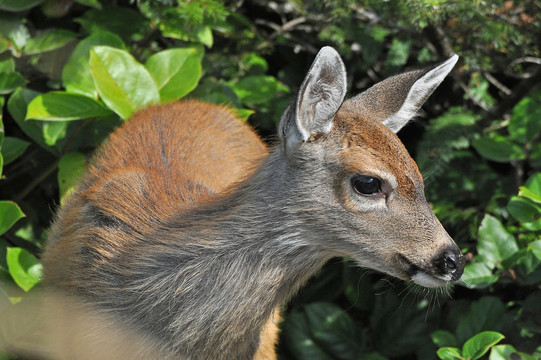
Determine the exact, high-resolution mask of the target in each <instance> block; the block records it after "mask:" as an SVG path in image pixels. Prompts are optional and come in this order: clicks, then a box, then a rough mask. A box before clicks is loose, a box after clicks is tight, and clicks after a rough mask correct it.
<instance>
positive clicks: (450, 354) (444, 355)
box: [437, 347, 464, 360]
mask: <svg viewBox="0 0 541 360" xmlns="http://www.w3.org/2000/svg"><path fill="white" fill-rule="evenodd" d="M437 354H438V357H439V358H440V359H442V360H456V359H464V358H463V357H462V354H461V353H460V350H459V349H457V348H455V347H444V348H441V349H438V352H437Z"/></svg>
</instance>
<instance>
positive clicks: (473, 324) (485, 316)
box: [455, 296, 513, 343]
mask: <svg viewBox="0 0 541 360" xmlns="http://www.w3.org/2000/svg"><path fill="white" fill-rule="evenodd" d="M507 321H513V319H512V317H510V315H508V314H506V312H505V305H504V304H503V302H502V301H501V300H500V299H498V298H496V297H493V296H485V297H482V298H481V299H479V300H477V301H474V302H473V303H472V304H471V306H470V309H469V310H468V313H467V314H466V315H464V316H462V317H461V318H460V320H459V322H458V325H457V328H456V331H455V334H456V335H457V340H458V341H459V343H462V342H465V341H466V340H467V339H469V338H471V337H473V336H474V335H475V334H477V333H480V332H481V331H501V328H502V327H503V326H504V324H506V322H507Z"/></svg>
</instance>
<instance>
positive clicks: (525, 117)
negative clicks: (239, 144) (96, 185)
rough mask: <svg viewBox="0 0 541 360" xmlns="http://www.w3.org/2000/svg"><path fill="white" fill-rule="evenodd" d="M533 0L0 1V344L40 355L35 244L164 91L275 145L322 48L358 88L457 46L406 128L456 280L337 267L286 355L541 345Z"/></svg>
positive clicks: (537, 25) (538, 67) (318, 287)
mask: <svg viewBox="0 0 541 360" xmlns="http://www.w3.org/2000/svg"><path fill="white" fill-rule="evenodd" d="M540 14H541V2H540V1H539V0H520V1H498V0H496V1H491V2H479V1H471V2H470V1H456V2H453V1H442V0H407V1H388V2H383V1H373V0H364V1H353V0H347V1H337V0H326V1H313V0H310V1H305V2H298V1H293V0H289V1H287V0H283V1H275V2H266V1H258V0H251V1H244V2H242V1H241V2H223V1H218V0H192V1H182V0H138V1H135V0H132V1H123V0H118V1H110V2H109V1H105V0H101V1H100V0H0V105H1V107H2V115H3V117H2V118H1V122H0V146H1V156H0V175H1V176H2V178H1V179H0V199H2V200H1V201H0V235H1V238H0V319H3V320H2V321H0V359H4V358H5V359H8V358H14V355H13V352H14V351H18V352H20V351H21V349H22V350H23V353H32V352H33V351H39V349H36V347H37V346H38V345H36V344H35V343H34V342H33V341H32V339H33V338H34V337H33V336H34V333H35V332H37V331H39V330H38V329H36V328H35V327H34V322H33V319H34V318H35V317H36V316H37V315H36V314H35V312H32V311H26V310H25V307H24V305H25V302H27V301H28V300H27V299H28V298H29V297H31V295H32V294H36V293H38V292H39V287H40V285H39V282H40V270H41V265H40V262H39V257H40V252H41V249H42V248H43V244H44V241H45V238H46V232H47V228H48V226H49V224H50V222H51V219H52V217H53V214H54V210H55V209H56V208H57V206H58V205H59V204H61V202H62V198H63V197H64V196H65V195H66V194H68V193H69V192H70V190H71V189H72V187H73V186H74V184H75V183H76V182H77V179H78V178H79V177H80V176H81V174H83V173H84V169H85V166H86V163H87V160H88V159H89V157H90V156H91V154H92V152H93V150H94V149H95V148H96V147H97V146H98V145H99V144H100V143H102V142H103V140H104V139H105V138H106V137H107V135H108V134H109V133H110V132H111V131H112V130H113V129H114V128H115V127H116V126H118V125H119V124H120V123H121V122H122V121H125V120H126V119H128V118H129V117H130V115H131V114H132V113H133V112H134V111H137V110H138V109H140V108H142V107H144V106H146V105H148V104H153V103H158V102H163V101H172V100H176V99H179V98H183V97H194V98H198V99H203V100H206V101H210V102H215V103H227V104H229V105H231V106H233V107H235V108H236V109H237V112H238V114H239V116H240V117H242V118H248V121H250V122H251V123H252V124H253V125H254V126H255V127H256V129H257V130H258V131H259V132H260V134H262V135H263V136H265V137H267V138H269V139H270V141H271V142H272V141H273V140H272V139H273V137H272V134H273V131H274V127H275V125H276V123H277V121H278V119H279V116H280V113H281V111H283V109H284V108H285V106H286V105H287V104H288V102H289V101H291V100H292V96H293V94H294V91H290V89H296V88H297V87H298V86H299V84H300V82H301V81H302V77H303V75H304V73H305V72H306V70H307V68H308V66H309V64H310V62H311V60H312V58H313V56H314V54H315V52H316V51H317V50H318V49H319V48H320V47H321V46H323V45H332V46H334V47H335V48H337V50H338V51H339V52H340V53H341V54H342V55H343V57H344V60H345V62H346V67H347V69H348V80H349V82H350V84H351V86H350V88H351V89H352V90H351V93H357V92H359V91H361V90H363V89H365V88H367V87H369V86H370V85H371V84H373V83H374V82H377V81H379V80H381V79H383V78H385V77H386V76H388V75H391V74H393V73H395V72H398V71H401V70H402V69H404V68H409V67H412V66H422V65H423V64H425V63H427V62H431V61H436V60H440V59H443V58H445V57H448V56H450V55H451V54H452V53H458V54H459V55H460V56H461V59H462V60H461V61H460V62H459V65H458V66H457V68H456V69H455V71H454V73H453V75H452V77H451V78H450V79H448V80H446V81H445V83H444V84H443V85H442V87H441V88H440V89H439V90H438V91H437V92H436V93H435V94H434V95H433V96H432V98H431V99H430V100H429V101H428V103H427V104H426V105H425V107H424V113H423V114H422V116H420V117H419V118H418V119H417V120H416V121H415V122H414V123H413V124H411V125H410V126H408V127H407V128H406V129H404V130H403V131H402V132H401V134H400V136H401V137H402V139H403V141H404V142H405V144H406V145H407V147H408V149H409V150H410V152H411V153H412V154H413V155H414V157H415V158H416V160H417V162H418V163H419V166H420V169H421V171H422V173H423V175H424V178H425V183H426V192H427V197H428V199H429V200H430V201H431V203H432V206H433V208H434V210H435V212H436V213H437V215H438V217H439V218H440V219H441V220H442V222H443V223H444V225H445V226H446V228H447V229H448V231H449V233H450V234H451V235H452V236H453V237H454V238H455V240H456V241H457V242H458V243H459V245H460V246H461V248H462V249H463V251H464V254H465V255H466V257H467V259H468V263H467V266H466V270H465V273H464V276H463V279H462V282H461V283H459V284H458V285H456V286H455V288H454V290H453V291H452V293H451V294H448V293H435V292H430V291H427V290H424V289H418V288H416V287H413V286H411V285H409V284H404V283H402V282H400V281H397V280H393V279H389V278H387V277H384V276H382V275H379V274H374V273H371V272H366V271H364V270H361V269H358V268H356V267H355V266H354V264H351V263H350V262H349V261H348V260H347V259H345V260H342V259H337V260H334V261H332V262H331V263H329V264H328V265H327V266H326V267H325V268H324V269H323V270H322V271H321V273H320V274H319V275H318V276H317V277H316V278H314V279H313V280H311V281H310V283H309V284H308V286H307V287H306V288H305V289H304V290H303V291H302V292H301V293H300V294H299V295H298V296H297V297H296V298H295V299H293V301H292V302H291V303H290V304H289V305H288V308H287V309H286V311H285V320H284V322H283V326H282V327H283V330H282V338H281V341H280V346H279V353H280V357H281V358H283V359H365V360H368V359H386V358H389V359H390V358H393V359H411V358H420V359H434V358H436V357H439V358H441V359H479V358H489V359H491V360H496V359H510V358H517V359H518V358H519V357H520V358H522V359H539V358H540V357H541V347H540V344H541V87H540V86H539V84H540V83H541V49H540V43H539V38H541V16H540Z"/></svg>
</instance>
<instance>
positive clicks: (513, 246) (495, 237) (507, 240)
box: [477, 215, 518, 267]
mask: <svg viewBox="0 0 541 360" xmlns="http://www.w3.org/2000/svg"><path fill="white" fill-rule="evenodd" d="M477 251H478V252H479V256H480V257H481V258H482V259H483V261H484V263H485V264H487V265H488V266H489V267H494V266H496V265H497V264H498V263H501V262H502V261H504V260H506V259H508V258H509V257H511V256H512V255H513V254H514V253H516V252H517V251H518V245H517V242H516V240H515V238H514V237H513V235H511V234H510V233H509V232H508V231H507V230H506V229H505V227H504V226H503V224H502V223H501V222H500V221H499V220H498V219H496V218H495V217H494V216H491V215H485V218H484V219H483V221H482V222H481V226H480V227H479V242H478V244H477Z"/></svg>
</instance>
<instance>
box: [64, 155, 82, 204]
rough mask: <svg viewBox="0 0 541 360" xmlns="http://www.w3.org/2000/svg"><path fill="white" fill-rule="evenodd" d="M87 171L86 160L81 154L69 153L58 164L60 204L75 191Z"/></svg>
mask: <svg viewBox="0 0 541 360" xmlns="http://www.w3.org/2000/svg"><path fill="white" fill-rule="evenodd" d="M85 170H86V158H85V156H84V155H83V154H81V153H68V154H66V155H64V156H62V158H61V159H60V162H59V163H58V187H59V190H60V203H61V204H63V203H64V199H66V198H67V196H68V195H69V194H70V193H71V192H72V191H73V190H74V189H75V186H76V185H77V184H78V182H79V179H80V178H81V177H82V176H83V174H84V173H85Z"/></svg>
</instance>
